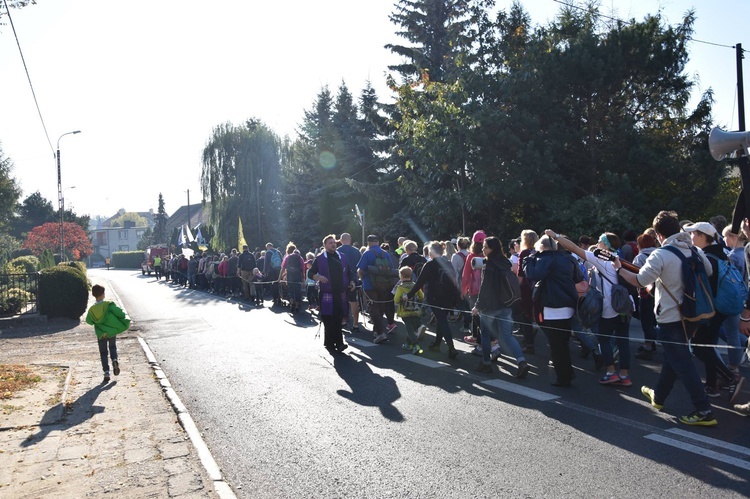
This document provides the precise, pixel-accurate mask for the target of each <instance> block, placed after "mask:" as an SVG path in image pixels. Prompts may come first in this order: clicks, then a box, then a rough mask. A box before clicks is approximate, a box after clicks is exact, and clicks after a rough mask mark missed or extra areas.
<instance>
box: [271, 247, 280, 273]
mask: <svg viewBox="0 0 750 499" xmlns="http://www.w3.org/2000/svg"><path fill="white" fill-rule="evenodd" d="M269 251H270V252H271V268H272V269H278V268H279V267H281V253H279V252H278V251H277V250H275V249H270V250H269Z"/></svg>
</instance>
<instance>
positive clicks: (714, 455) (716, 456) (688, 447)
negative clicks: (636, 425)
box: [645, 433, 750, 470]
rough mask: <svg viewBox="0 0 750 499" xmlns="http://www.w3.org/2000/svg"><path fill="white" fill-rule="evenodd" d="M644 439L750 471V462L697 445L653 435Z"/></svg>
mask: <svg viewBox="0 0 750 499" xmlns="http://www.w3.org/2000/svg"><path fill="white" fill-rule="evenodd" d="M645 438H647V439H649V440H653V441H654V442H659V443H662V444H665V445H669V446H671V447H675V448H677V449H680V450H684V451H687V452H692V453H693V454H698V455H699V456H703V457H707V458H709V459H713V460H715V461H720V462H722V463H726V464H730V465H732V466H736V467H738V468H742V469H744V470H750V461H744V460H742V459H737V458H736V457H731V456H727V455H726V454H722V453H720V452H716V451H712V450H708V449H704V448H703V447H698V446H697V445H693V444H689V443H687V442H682V441H680V440H675V439H673V438H669V437H664V436H662V435H657V434H655V433H652V434H650V435H646V437H645Z"/></svg>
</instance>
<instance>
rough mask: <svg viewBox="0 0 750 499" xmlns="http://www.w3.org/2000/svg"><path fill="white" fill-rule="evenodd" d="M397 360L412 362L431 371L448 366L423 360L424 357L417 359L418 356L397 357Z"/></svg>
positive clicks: (434, 361)
mask: <svg viewBox="0 0 750 499" xmlns="http://www.w3.org/2000/svg"><path fill="white" fill-rule="evenodd" d="M398 358H399V359H404V360H408V361H409V362H414V363H415V364H419V365H422V366H426V367H431V368H433V369H436V368H438V367H444V366H447V365H448V364H445V363H444V362H438V361H436V360H431V359H425V358H424V357H419V356H418V355H412V354H405V355H399V356H398Z"/></svg>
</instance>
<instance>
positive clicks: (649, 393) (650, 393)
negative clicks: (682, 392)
mask: <svg viewBox="0 0 750 499" xmlns="http://www.w3.org/2000/svg"><path fill="white" fill-rule="evenodd" d="M641 393H642V394H643V396H644V397H646V398H647V399H648V401H649V402H651V405H652V406H654V408H656V409H658V410H660V411H661V410H662V409H664V404H657V403H656V395H655V393H654V390H653V389H652V388H649V387H647V386H642V387H641Z"/></svg>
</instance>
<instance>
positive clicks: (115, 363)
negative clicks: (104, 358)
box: [112, 360, 120, 376]
mask: <svg viewBox="0 0 750 499" xmlns="http://www.w3.org/2000/svg"><path fill="white" fill-rule="evenodd" d="M112 372H114V373H115V376H119V375H120V362H118V361H116V360H113V361H112Z"/></svg>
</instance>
